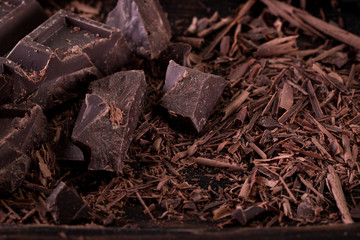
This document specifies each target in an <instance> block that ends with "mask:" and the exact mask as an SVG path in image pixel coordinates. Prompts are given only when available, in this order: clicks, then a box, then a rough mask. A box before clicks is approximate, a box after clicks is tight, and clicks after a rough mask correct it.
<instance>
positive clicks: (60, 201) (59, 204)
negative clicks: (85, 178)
mask: <svg viewBox="0 0 360 240" xmlns="http://www.w3.org/2000/svg"><path fill="white" fill-rule="evenodd" d="M46 205H47V211H48V212H50V214H51V216H52V217H53V219H54V221H55V222H56V223H57V224H69V223H71V222H74V221H78V220H82V219H87V218H89V217H90V211H91V209H90V208H89V206H88V205H87V204H86V203H85V202H84V201H83V200H82V199H81V197H80V196H79V194H78V193H77V192H76V191H75V189H73V188H70V187H68V186H67V185H66V184H65V183H64V182H60V183H59V184H58V186H57V187H56V188H55V189H54V190H53V192H52V193H51V194H50V196H49V197H48V198H47V200H46Z"/></svg>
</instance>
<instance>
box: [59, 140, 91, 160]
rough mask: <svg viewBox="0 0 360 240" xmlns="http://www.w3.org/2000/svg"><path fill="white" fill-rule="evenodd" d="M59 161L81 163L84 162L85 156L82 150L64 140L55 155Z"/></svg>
mask: <svg viewBox="0 0 360 240" xmlns="http://www.w3.org/2000/svg"><path fill="white" fill-rule="evenodd" d="M55 155H56V160H57V161H79V162H83V161H84V160H85V159H84V154H83V152H82V151H81V149H80V148H79V147H78V146H76V145H75V144H73V143H72V142H71V141H69V140H64V141H63V142H62V143H61V147H60V148H59V149H58V151H57V152H56V153H55Z"/></svg>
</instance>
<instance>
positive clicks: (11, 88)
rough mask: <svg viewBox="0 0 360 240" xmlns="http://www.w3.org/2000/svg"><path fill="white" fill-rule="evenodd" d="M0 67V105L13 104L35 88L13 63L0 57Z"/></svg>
mask: <svg viewBox="0 0 360 240" xmlns="http://www.w3.org/2000/svg"><path fill="white" fill-rule="evenodd" d="M0 67H1V68H0V105H1V104H4V103H11V102H14V101H15V100H16V99H19V98H22V97H24V96H26V94H27V93H28V92H31V91H34V89H35V88H36V83H35V82H33V81H30V80H29V77H28V76H27V74H26V72H24V71H23V70H22V69H21V68H19V67H18V66H16V64H15V63H14V62H12V61H10V60H8V59H6V58H2V57H0Z"/></svg>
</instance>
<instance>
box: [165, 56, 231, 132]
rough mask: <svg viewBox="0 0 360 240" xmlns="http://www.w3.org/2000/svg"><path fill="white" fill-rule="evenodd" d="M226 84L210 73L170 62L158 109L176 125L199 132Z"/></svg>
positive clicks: (220, 78)
mask: <svg viewBox="0 0 360 240" xmlns="http://www.w3.org/2000/svg"><path fill="white" fill-rule="evenodd" d="M226 84H227V81H226V80H225V79H224V78H222V77H220V76H216V75H213V74H208V73H203V72H200V71H197V70H193V69H190V68H186V67H182V66H180V65H178V64H176V63H175V62H174V61H170V64H169V66H168V69H167V71H166V79H165V85H164V88H163V91H164V93H165V94H164V96H163V97H162V99H161V100H160V106H162V107H164V108H165V109H167V111H168V113H169V115H170V117H171V118H173V119H175V122H176V123H177V124H178V125H181V126H182V127H183V128H187V129H189V130H191V131H196V132H200V131H201V129H202V128H203V127H204V125H205V123H206V121H207V119H208V118H209V116H210V114H211V112H212V111H213V109H214V107H215V105H216V103H217V101H218V99H219V97H220V96H221V94H222V92H223V90H224V88H225V86H226Z"/></svg>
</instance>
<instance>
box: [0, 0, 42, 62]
mask: <svg viewBox="0 0 360 240" xmlns="http://www.w3.org/2000/svg"><path fill="white" fill-rule="evenodd" d="M46 18H47V17H46V14H45V12H44V10H43V9H42V8H41V6H40V5H39V3H38V2H37V1H36V0H6V1H0V43H1V44H0V56H3V55H4V54H6V53H7V52H9V51H10V50H11V49H12V48H13V47H14V46H15V44H16V43H17V42H18V41H19V40H20V39H21V38H23V37H24V36H25V35H26V34H28V33H29V32H31V31H32V30H33V29H35V28H36V27H37V26H38V25H40V24H41V23H42V22H43V21H45V20H46Z"/></svg>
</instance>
